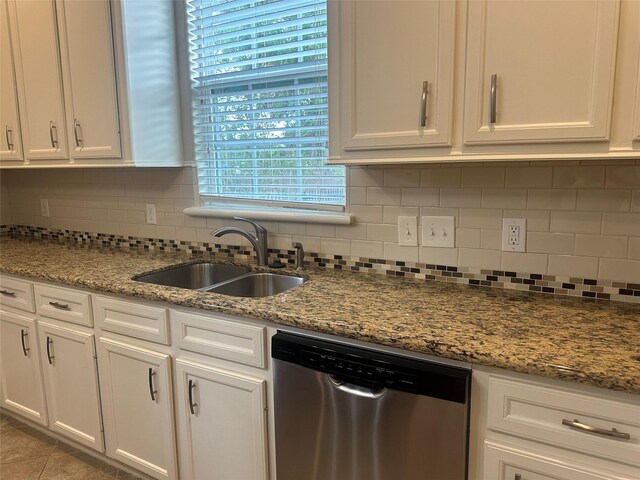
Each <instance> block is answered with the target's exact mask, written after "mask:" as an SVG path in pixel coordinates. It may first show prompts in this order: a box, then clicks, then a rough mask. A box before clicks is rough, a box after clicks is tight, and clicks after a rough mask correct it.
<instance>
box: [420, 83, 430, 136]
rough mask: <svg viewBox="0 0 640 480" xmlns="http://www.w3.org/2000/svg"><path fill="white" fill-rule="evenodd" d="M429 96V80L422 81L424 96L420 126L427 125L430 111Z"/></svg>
mask: <svg viewBox="0 0 640 480" xmlns="http://www.w3.org/2000/svg"><path fill="white" fill-rule="evenodd" d="M428 97H429V82H427V81H426V80H425V81H424V82H422V98H421V99H420V126H421V127H426V126H427V115H428V112H429V105H428V103H427V99H428Z"/></svg>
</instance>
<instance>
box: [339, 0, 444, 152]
mask: <svg viewBox="0 0 640 480" xmlns="http://www.w3.org/2000/svg"><path fill="white" fill-rule="evenodd" d="M454 20H455V2H441V1H436V0H421V1H420V2H415V1H393V2H378V1H358V2H341V19H340V26H341V39H342V43H341V49H340V52H341V56H342V58H341V65H340V69H341V82H340V87H339V88H340V89H341V90H342V92H343V96H342V105H341V113H342V132H341V133H342V148H343V149H345V150H369V149H378V148H410V147H425V146H429V145H449V144H450V143H451V135H450V130H451V109H452V101H451V98H452V82H453V54H454V49H453V37H454V32H455V23H454ZM424 82H429V83H428V85H426V84H425V83H424ZM423 87H424V89H426V91H425V92H423ZM423 93H424V97H423ZM425 117H426V119H425Z"/></svg>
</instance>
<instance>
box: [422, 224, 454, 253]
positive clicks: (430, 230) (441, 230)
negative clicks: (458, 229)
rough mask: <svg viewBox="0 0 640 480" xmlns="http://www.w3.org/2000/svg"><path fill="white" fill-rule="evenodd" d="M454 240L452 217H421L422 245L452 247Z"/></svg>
mask: <svg viewBox="0 0 640 480" xmlns="http://www.w3.org/2000/svg"><path fill="white" fill-rule="evenodd" d="M454 240H455V225H454V217H422V245H423V246H425V247H443V248H453V245H454Z"/></svg>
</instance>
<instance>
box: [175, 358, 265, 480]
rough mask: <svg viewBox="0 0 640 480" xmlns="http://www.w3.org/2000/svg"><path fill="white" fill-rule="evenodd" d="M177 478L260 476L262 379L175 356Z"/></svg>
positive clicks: (262, 458) (255, 479) (262, 475)
mask: <svg viewBox="0 0 640 480" xmlns="http://www.w3.org/2000/svg"><path fill="white" fill-rule="evenodd" d="M176 364H177V381H178V399H179V400H178V401H179V402H180V405H179V407H178V416H179V418H180V422H181V433H182V434H183V437H182V442H185V444H184V445H183V448H184V449H185V450H184V452H183V453H182V456H181V464H180V465H181V467H180V468H181V472H180V478H182V479H190V480H200V479H203V478H211V479H221V480H227V479H241V478H242V479H245V478H246V479H249V478H250V479H252V480H258V479H266V478H267V476H268V473H267V437H266V421H267V420H266V419H267V417H266V403H265V381H264V380H260V379H256V378H252V377H248V376H245V375H241V374H238V373H234V372H230V371H228V370H222V369H218V368H213V367H208V366H204V365H200V364H196V363H192V362H189V361H187V360H181V359H179V360H177V361H176Z"/></svg>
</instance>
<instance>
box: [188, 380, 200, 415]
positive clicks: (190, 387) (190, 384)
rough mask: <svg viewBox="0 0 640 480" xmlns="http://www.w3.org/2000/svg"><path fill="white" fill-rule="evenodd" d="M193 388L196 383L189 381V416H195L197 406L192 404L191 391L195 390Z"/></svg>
mask: <svg viewBox="0 0 640 480" xmlns="http://www.w3.org/2000/svg"><path fill="white" fill-rule="evenodd" d="M195 388H196V383H195V382H194V381H193V380H191V379H189V411H190V412H191V415H195V414H196V407H197V406H198V404H197V403H193V390H195Z"/></svg>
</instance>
